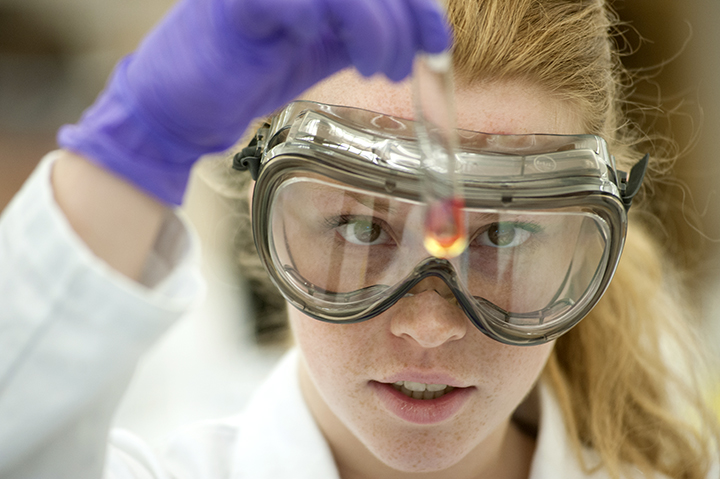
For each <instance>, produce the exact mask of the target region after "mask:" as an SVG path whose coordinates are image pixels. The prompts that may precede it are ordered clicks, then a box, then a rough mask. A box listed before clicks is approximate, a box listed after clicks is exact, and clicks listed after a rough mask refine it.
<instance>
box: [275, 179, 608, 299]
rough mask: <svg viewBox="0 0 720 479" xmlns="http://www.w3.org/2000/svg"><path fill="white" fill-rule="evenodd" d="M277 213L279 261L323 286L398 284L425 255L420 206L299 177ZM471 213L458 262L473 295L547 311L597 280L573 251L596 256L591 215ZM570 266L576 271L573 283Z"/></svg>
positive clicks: (280, 199) (279, 200) (352, 288)
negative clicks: (465, 246) (465, 245)
mask: <svg viewBox="0 0 720 479" xmlns="http://www.w3.org/2000/svg"><path fill="white" fill-rule="evenodd" d="M274 211H276V212H278V213H277V214H276V217H275V218H274V220H273V221H274V222H273V225H274V230H273V234H274V242H275V247H276V248H277V249H278V251H279V256H280V258H281V260H282V261H283V262H284V264H286V265H289V266H291V267H292V268H294V269H295V270H296V271H297V273H298V274H299V275H300V276H301V277H302V278H303V279H304V280H305V281H306V282H308V283H312V284H313V285H315V286H316V287H317V288H321V289H323V290H325V291H326V292H337V293H347V292H353V291H358V290H362V289H364V288H367V287H369V286H374V285H387V286H394V285H396V284H398V283H399V282H401V281H402V280H403V279H404V278H405V277H406V276H407V275H408V274H409V273H410V272H412V270H413V269H414V268H415V267H416V266H417V265H418V264H419V263H420V262H421V261H423V260H424V259H426V258H428V254H427V252H426V251H425V249H424V247H423V236H422V235H423V223H422V218H423V207H422V206H421V205H418V204H412V203H409V202H402V201H399V200H396V199H388V198H385V197H382V196H375V195H370V194H362V193H359V192H358V191H357V190H351V189H345V188H342V187H341V186H340V185H337V184H333V183H330V181H328V182H320V181H318V180H317V179H316V178H313V179H308V178H303V179H296V180H295V181H293V182H290V184H286V185H285V186H283V187H282V188H281V191H280V193H279V194H278V197H277V200H276V207H275V208H274ZM466 214H467V221H468V227H469V231H468V237H469V246H468V250H467V251H466V252H465V253H464V254H463V255H461V256H460V257H458V258H455V259H454V260H452V264H453V266H454V267H455V269H456V273H457V274H458V276H459V278H460V281H461V283H463V284H464V285H465V286H466V287H467V289H468V290H469V291H470V292H471V294H472V295H473V296H476V297H481V298H484V299H486V300H488V301H490V302H492V303H493V304H495V305H497V306H498V307H500V308H502V309H504V310H506V311H508V312H511V313H513V312H514V313H526V312H533V311H538V310H541V309H543V308H546V307H548V306H549V305H550V304H551V303H552V302H553V301H554V300H556V299H557V296H558V294H559V293H560V292H561V290H563V289H570V290H572V291H575V292H579V293H581V292H582V291H584V289H585V288H586V287H587V284H588V282H589V280H590V278H592V274H591V273H587V271H594V269H595V268H597V260H595V261H596V262H595V263H594V264H590V266H587V267H583V268H584V269H583V271H581V272H580V273H577V270H578V269H579V267H578V264H577V263H578V261H579V260H574V257H575V256H576V252H577V251H580V252H581V253H582V254H581V255H580V256H585V257H596V256H597V255H593V254H591V251H585V250H586V249H590V250H597V248H598V247H590V243H591V242H590V241H589V240H588V237H596V236H598V234H597V233H594V234H593V233H592V232H591V233H588V231H593V230H594V229H593V228H591V227H587V226H586V227H583V225H584V224H585V225H591V223H592V220H590V219H588V218H587V216H586V215H583V214H578V213H572V212H565V213H557V212H555V213H550V212H539V213H523V214H513V213H502V214H499V213H497V212H496V211H493V210H468V211H467V212H466ZM595 230H596V228H595ZM583 231H585V232H584V233H583ZM595 243H598V242H597V241H595ZM590 263H592V261H590ZM568 271H571V272H572V275H570V276H572V277H576V278H579V281H578V282H577V284H572V285H571V286H572V287H570V288H568V287H567V285H566V281H567V278H568ZM581 273H582V274H581ZM571 299H573V300H576V299H577V298H571Z"/></svg>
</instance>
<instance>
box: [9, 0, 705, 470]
mask: <svg viewBox="0 0 720 479" xmlns="http://www.w3.org/2000/svg"><path fill="white" fill-rule="evenodd" d="M447 17H448V19H449V23H450V24H451V25H452V31H453V45H454V50H453V54H454V63H455V75H456V86H457V88H456V102H457V122H458V127H459V128H460V131H458V139H459V143H458V155H457V158H458V170H457V177H458V184H459V188H460V191H462V194H463V200H464V202H463V205H462V210H461V214H460V215H459V216H458V221H462V222H464V223H465V224H466V226H467V232H468V235H467V246H466V248H464V249H463V251H462V254H460V255H458V256H455V257H450V256H442V255H437V256H436V255H430V254H429V253H427V251H426V250H425V248H424V246H423V238H424V236H423V235H424V214H425V213H424V212H425V207H424V205H423V203H422V201H421V199H422V189H423V185H424V183H423V181H424V180H423V178H424V177H425V175H426V174H427V173H424V170H423V169H422V168H421V160H420V158H421V155H420V153H419V150H418V142H417V139H416V136H415V125H414V123H413V122H412V118H413V116H414V114H413V108H412V94H411V88H410V84H409V82H408V81H407V80H406V77H407V75H408V74H409V73H410V71H411V66H412V61H413V58H414V56H415V54H416V52H418V51H421V50H425V51H428V52H432V53H434V52H439V51H441V50H443V49H445V48H447V47H448V45H449V44H450V39H449V38H450V35H449V34H448V29H447V28H446V26H445V22H444V20H443V16H442V14H441V13H440V11H439V10H438V8H437V6H436V5H435V4H434V2H433V1H431V0H402V1H383V0H344V1H342V2H341V1H339V0H302V1H298V0H295V1H291V0H272V1H270V0H265V1H257V0H254V1H251V0H185V1H182V2H180V3H179V4H178V5H177V7H176V8H175V9H174V10H173V11H172V12H171V13H170V15H169V16H168V17H166V19H165V20H164V21H163V22H162V23H161V24H160V25H159V26H158V28H157V29H156V30H155V31H154V32H153V33H152V34H151V35H150V36H149V37H148V38H147V39H146V41H145V42H144V43H143V44H142V45H141V46H140V48H139V50H138V52H137V53H136V54H134V55H132V56H130V57H128V58H127V59H125V60H124V61H123V62H121V63H120V65H119V66H118V68H117V70H116V72H115V73H114V75H113V77H112V79H111V81H110V83H109V85H108V87H107V89H106V90H105V92H104V93H103V94H102V95H101V97H100V98H99V99H98V101H97V102H96V104H95V105H94V106H93V107H92V108H91V109H90V110H88V112H87V113H86V114H85V116H84V117H83V119H82V120H81V121H80V122H79V123H78V124H77V125H74V126H69V127H65V128H64V129H63V130H61V131H60V134H59V143H60V145H61V146H62V147H63V150H61V151H60V152H57V153H53V154H51V155H49V157H48V158H47V159H46V160H45V161H44V162H43V163H42V165H41V166H40V167H39V168H38V170H37V172H36V173H35V174H34V175H33V177H32V178H31V179H30V180H29V182H28V184H27V185H26V186H25V188H24V189H23V191H22V192H21V193H19V195H18V197H17V198H16V199H15V200H14V202H13V204H12V205H11V206H9V207H8V209H7V211H6V212H5V213H4V215H3V219H2V225H0V234H1V235H2V241H1V242H0V245H1V246H0V263H1V264H2V266H3V267H2V268H0V271H1V272H0V288H2V291H3V303H4V305H3V310H2V312H0V317H1V318H2V323H0V324H3V325H4V328H3V334H2V336H1V338H0V341H2V347H1V348H0V351H2V353H0V418H1V419H2V421H1V422H0V423H2V424H3V426H2V428H0V446H1V447H0V451H1V452H0V475H1V476H2V477H8V478H11V477H13V478H14V477H33V478H42V477H53V478H61V477H68V478H69V477H73V478H79V477H103V474H105V476H106V477H123V478H124V477H132V478H140V477H155V478H190V477H193V478H225V477H252V478H258V477H267V478H270V477H272V478H277V477H314V478H315V477H341V478H343V479H348V478H367V477H373V478H384V477H393V478H396V477H415V476H422V477H426V478H431V477H459V478H480V477H492V478H499V477H500V478H502V477H507V478H529V477H530V478H544V477H553V478H558V477H567V478H571V477H572V478H578V477H653V476H655V477H663V476H666V477H673V478H701V477H717V474H718V473H719V471H718V469H717V464H715V463H713V461H714V460H716V454H717V440H718V430H717V426H716V422H715V421H714V419H713V418H712V416H711V414H710V413H709V411H708V409H706V407H705V405H704V404H703V401H702V397H701V394H700V393H699V387H698V384H696V383H694V382H693V378H694V376H695V374H696V373H697V368H696V364H695V360H694V358H695V352H696V351H695V350H694V349H693V348H694V343H693V342H692V340H691V337H692V335H691V334H690V332H689V327H688V325H687V323H686V322H685V319H684V313H683V308H682V303H681V301H680V299H679V297H678V294H677V292H676V291H675V290H674V288H673V282H672V277H671V276H670V273H669V271H668V269H667V268H668V265H667V264H665V262H664V261H663V258H662V254H661V251H660V249H659V248H658V247H657V245H656V244H655V243H654V241H653V239H652V236H651V235H650V234H649V231H648V230H647V229H646V228H645V227H644V226H643V224H642V223H641V222H639V221H637V218H632V219H630V220H629V223H630V224H631V227H630V232H629V234H627V237H626V231H627V224H628V216H627V212H628V210H630V211H636V210H637V205H636V206H633V207H632V209H630V205H631V202H632V199H633V196H634V195H635V193H636V192H637V190H638V188H639V187H640V181H641V180H642V176H643V172H644V168H645V166H646V162H645V161H644V160H641V158H643V154H642V152H640V151H636V149H635V146H636V145H637V143H638V142H637V140H636V139H637V138H638V134H637V133H635V132H633V131H632V130H631V129H630V128H629V126H628V123H627V122H626V121H625V120H624V117H623V115H622V108H621V106H622V99H623V97H622V91H621V90H622V89H621V84H622V80H623V77H622V75H621V69H620V67H619V63H618V59H617V53H616V52H615V51H614V50H613V42H612V38H611V37H610V36H609V33H608V32H609V31H610V30H611V27H612V16H611V15H610V14H609V13H608V11H607V9H606V6H605V5H604V3H603V2H601V1H567V0H565V1H560V0H546V1H537V0H519V1H516V2H505V1H499V0H497V1H495V0H454V1H451V2H449V3H448V5H447ZM351 66H354V67H355V69H354V70H353V69H347V67H351ZM376 73H381V74H383V75H378V76H374V77H372V78H365V77H368V76H370V75H373V74H376ZM321 80H323V81H322V82H320V81H321ZM317 82H320V83H317ZM308 89H309V90H308ZM306 90H307V91H306ZM298 96H301V97H302V100H301V101H293V102H291V103H289V104H288V102H290V101H292V100H293V99H295V98H297V97H298ZM273 112H274V113H273ZM268 114H272V116H271V118H270V121H269V122H268V123H267V124H265V125H264V126H263V127H261V128H260V129H258V133H257V135H256V140H257V141H254V142H253V143H252V147H251V148H248V149H247V150H244V154H243V155H241V157H242V158H241V159H239V161H238V162H237V164H236V165H235V166H236V167H237V168H238V169H247V168H249V169H251V170H252V174H253V176H254V177H255V179H256V180H257V182H256V184H255V185H254V186H253V192H252V193H253V198H252V229H253V233H254V236H255V241H256V244H257V245H258V250H259V253H260V258H261V261H262V263H263V266H264V267H265V268H266V270H267V272H268V274H269V275H270V277H271V278H272V280H273V283H274V284H275V285H276V286H277V287H278V288H279V290H280V291H281V292H282V293H283V295H284V296H285V297H286V298H287V301H288V302H289V304H290V305H291V306H292V307H290V308H289V319H290V324H291V326H292V331H293V334H294V338H295V340H296V342H297V347H296V348H295V349H293V351H292V352H290V353H289V355H288V356H287V358H286V359H285V360H284V361H283V362H282V364H281V365H280V366H279V367H278V369H277V371H276V372H275V373H273V375H272V376H271V378H269V380H268V382H267V383H266V384H265V385H264V386H263V387H262V388H261V389H260V390H258V391H257V392H256V395H255V399H254V400H253V401H252V402H251V404H250V406H249V407H248V409H247V411H245V412H244V413H243V414H241V415H239V416H237V417H234V418H230V419H224V420H219V421H213V422H209V423H206V424H202V425H199V426H196V427H192V428H190V429H188V430H186V431H184V432H182V433H180V434H178V435H177V437H176V438H175V439H174V440H173V441H172V443H171V445H170V446H169V448H168V450H167V451H165V452H163V453H160V454H155V453H153V452H151V451H148V450H147V448H146V447H145V446H144V445H143V444H141V443H140V442H139V441H138V440H137V439H134V438H132V437H129V436H127V435H126V434H121V433H114V434H110V433H108V424H109V422H110V418H111V416H112V411H113V408H114V406H115V405H116V403H117V401H118V400H119V397H120V395H121V393H122V390H123V389H124V386H125V384H126V383H127V381H128V378H129V377H130V375H131V373H132V369H133V367H134V364H135V363H136V361H137V359H138V357H139V356H140V355H141V354H142V352H143V351H144V350H145V349H147V347H149V345H150V344H151V343H152V342H153V341H154V340H155V339H156V338H157V337H158V336H159V335H160V334H161V333H162V332H163V331H164V330H165V329H166V328H167V327H168V326H169V325H170V324H171V323H172V322H173V320H174V319H176V318H177V317H179V316H180V315H181V314H182V313H183V312H184V311H185V310H187V308H188V307H189V306H190V305H191V304H192V302H193V301H194V300H195V298H196V297H197V296H198V295H199V294H200V292H201V289H202V287H201V284H200V281H199V280H198V278H197V275H198V274H197V270H196V269H195V268H194V267H193V261H192V256H193V254H192V251H193V248H194V247H193V245H192V241H191V240H190V239H189V238H190V237H189V235H188V232H187V227H186V226H185V224H184V223H183V221H182V219H181V218H180V217H179V216H177V215H176V214H175V213H174V212H173V211H172V210H171V209H170V208H168V206H170V205H175V204H179V203H180V202H181V200H182V195H183V191H184V188H185V184H186V181H187V177H188V175H189V172H190V168H191V166H192V165H193V163H194V162H195V160H196V159H197V158H198V157H200V156H201V155H203V154H205V153H209V152H214V151H220V150H223V149H226V148H229V147H230V146H231V145H232V144H233V143H235V142H236V141H237V139H238V138H239V137H240V136H241V134H242V133H243V131H244V130H245V129H246V128H247V126H248V124H249V123H250V122H251V120H252V119H253V118H257V117H262V116H264V115H268ZM651 161H652V162H653V163H656V162H657V161H659V159H656V158H652V159H651ZM638 165H639V166H638ZM657 169H658V167H657V166H656V165H654V164H651V166H650V168H649V172H650V174H652V172H653V171H655V170H657ZM237 175H247V173H237ZM623 243H624V248H625V252H624V254H623V255H622V259H621V260H620V259H619V258H620V255H621V251H622V249H623ZM618 261H619V262H618ZM613 275H614V279H613V280H612V282H610V280H611V278H612V277H613ZM605 290H606V291H605ZM603 292H605V294H604V296H602V295H603ZM601 296H602V299H601ZM583 318H584V319H583ZM580 320H582V321H580ZM108 437H109V444H110V446H109V448H107V449H106V444H107V443H108ZM103 471H104V472H103Z"/></svg>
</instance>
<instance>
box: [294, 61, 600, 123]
mask: <svg viewBox="0 0 720 479" xmlns="http://www.w3.org/2000/svg"><path fill="white" fill-rule="evenodd" d="M303 99H306V100H313V101H317V102H321V103H328V104H333V105H346V106H354V107H358V108H364V109H366V110H373V111H378V112H381V113H385V114H388V115H393V116H399V117H402V118H410V119H411V118H412V117H413V108H412V93H411V83H410V80H406V81H403V82H400V83H393V82H391V81H389V80H387V79H385V78H384V77H379V76H375V77H372V78H369V79H368V78H363V77H362V76H360V75H359V74H357V73H356V72H355V71H354V70H344V71H342V72H340V73H338V74H336V75H334V76H332V77H330V78H328V79H327V80H325V81H323V82H321V83H319V84H318V85H316V86H315V87H313V88H312V89H310V90H308V91H307V92H306V93H305V94H304V95H303ZM455 108H456V110H457V126H458V128H463V129H467V130H474V131H482V132H485V133H501V134H524V133H554V134H578V133H586V132H585V131H582V127H581V125H582V123H583V122H582V119H581V118H579V117H578V115H577V114H576V113H575V111H574V109H573V108H572V105H570V104H568V103H566V102H563V101H561V100H559V99H556V98H553V97H552V96H551V95H550V94H548V93H547V92H545V91H544V90H543V89H541V88H540V87H538V86H537V85H534V84H532V83H528V82H521V81H510V80H508V81H494V82H482V83H477V84H473V85H471V86H463V87H461V88H458V89H456V94H455Z"/></svg>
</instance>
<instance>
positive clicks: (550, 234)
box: [234, 101, 647, 345]
mask: <svg viewBox="0 0 720 479" xmlns="http://www.w3.org/2000/svg"><path fill="white" fill-rule="evenodd" d="M458 136H459V147H458V149H457V171H456V177H457V180H458V187H459V189H460V191H461V192H462V195H463V198H464V206H463V207H462V209H461V210H460V214H462V215H463V220H464V224H465V225H466V226H467V248H465V250H464V251H463V252H462V253H461V254H460V255H458V256H456V257H454V258H451V259H446V258H437V257H434V256H432V255H430V254H429V253H428V252H427V250H426V249H425V247H424V246H423V244H424V231H425V229H424V220H425V208H426V205H425V204H424V202H423V199H422V198H423V171H422V165H421V157H420V151H419V148H418V143H417V141H416V138H415V133H414V127H413V122H412V121H409V120H404V119H400V118H395V117H391V116H387V115H383V114H380V113H375V112H371V111H366V110H361V109H357V108H350V107H341V106H330V105H324V104H319V103H313V102H305V101H301V102H294V103H291V104H289V105H288V106H287V107H286V108H285V109H284V110H283V111H281V112H280V113H279V114H277V115H276V116H274V117H273V118H272V121H271V122H270V123H268V124H266V125H265V126H264V127H263V128H261V129H260V130H258V133H257V136H256V137H255V139H254V140H253V142H252V143H251V145H250V146H249V147H248V148H246V149H244V150H243V152H242V153H241V154H238V155H237V156H236V158H235V164H234V167H235V168H236V169H239V170H246V169H250V170H251V172H252V175H253V177H254V179H256V184H255V190H254V196H253V205H252V223H253V233H254V236H255V243H256V246H257V250H258V253H259V255H260V258H261V260H262V262H263V263H264V265H265V267H266V269H267V272H268V274H269V275H270V278H271V279H272V281H273V282H274V283H275V285H276V286H277V287H278V288H279V290H280V291H281V292H282V294H283V295H284V296H285V298H286V299H287V300H288V301H289V302H290V303H291V304H292V305H293V306H295V307H296V308H298V309H299V310H301V311H302V312H303V313H305V314H307V315H309V316H311V317H313V318H316V319H319V320H322V321H329V322H335V323H353V322H358V321H364V320H367V319H370V318H372V317H374V316H377V315H378V314H380V313H382V312H384V311H386V310H387V309H388V308H390V307H392V306H393V305H394V304H395V303H397V302H398V301H400V300H402V299H403V298H408V297H411V296H412V295H414V294H416V293H418V292H419V291H424V290H425V289H427V285H428V284H429V283H430V281H427V280H429V278H435V279H434V281H432V283H433V286H432V289H434V290H435V291H436V292H437V293H438V294H440V295H442V296H444V297H446V298H447V299H448V300H449V301H451V302H453V303H455V304H457V306H458V307H460V308H461V309H462V310H463V311H464V313H465V314H466V315H467V317H468V318H469V319H470V320H471V321H472V322H473V324H475V326H477V327H478V328H479V329H480V330H481V331H482V332H483V333H485V334H486V335H487V336H489V337H491V338H493V339H495V340H498V341H501V342H503V343H507V344H515V345H532V344H540V343H544V342H547V341H550V340H552V339H554V338H556V337H558V336H559V335H561V334H563V333H564V332H566V331H568V330H569V329H570V328H572V327H573V326H574V325H575V324H576V323H577V322H578V321H580V320H581V319H582V318H583V317H584V316H585V315H586V314H587V313H588V312H589V311H590V310H591V309H592V308H593V306H594V305H595V304H596V303H597V302H598V300H599V299H600V297H601V296H602V294H603V292H604V291H605V289H606V288H607V286H608V284H609V282H610V280H611V278H612V276H613V274H614V272H615V269H616V266H617V263H618V260H619V258H620V254H621V251H622V248H623V243H624V238H625V235H626V230H627V210H628V208H629V207H630V203H631V201H632V197H633V195H634V194H635V193H636V192H637V190H638V189H639V186H640V182H641V181H642V177H643V175H644V170H645V167H646V166H647V156H646V157H645V158H644V159H643V160H642V161H640V162H639V163H638V165H636V167H634V168H633V169H632V171H631V173H630V175H627V174H625V173H624V172H620V171H617V170H616V168H615V165H614V158H613V157H612V156H610V154H609V153H608V150H607V145H606V143H605V141H604V140H603V139H602V138H600V137H597V136H594V135H572V136H570V135H494V134H485V133H478V132H472V131H463V130H459V131H458ZM424 281H425V283H423V282H424ZM438 285H440V286H438Z"/></svg>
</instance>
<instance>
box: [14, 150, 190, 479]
mask: <svg viewBox="0 0 720 479" xmlns="http://www.w3.org/2000/svg"><path fill="white" fill-rule="evenodd" d="M56 157H57V153H52V154H50V155H48V157H46V158H45V159H44V160H43V162H42V163H41V164H40V166H39V167H38V168H37V169H36V171H35V172H34V173H33V175H32V176H31V178H30V179H29V180H28V182H27V183H26V184H25V185H24V187H23V188H22V190H21V191H20V192H19V193H18V195H17V196H16V197H15V198H14V199H13V201H12V202H11V204H10V205H8V207H7V208H6V209H5V211H4V212H3V214H2V217H0V478H2V479H19V478H32V479H45V478H52V479H65V478H67V479H70V478H72V479H91V478H92V479H99V478H101V477H103V464H104V462H105V451H106V443H107V437H108V434H109V433H108V431H109V426H110V422H111V419H112V415H113V412H114V409H115V407H116V406H117V404H118V402H119V401H120V398H121V396H122V393H123V392H124V390H125V388H126V386H127V384H128V382H129V380H130V377H131V375H132V372H133V370H134V368H135V365H136V363H137V361H138V358H139V357H140V356H141V354H142V353H143V352H144V351H146V350H147V349H148V348H149V347H150V345H151V344H152V343H153V342H154V341H155V340H156V339H157V338H158V337H159V336H160V335H161V334H162V333H163V332H164V331H165V330H166V329H167V328H168V327H169V326H170V325H171V324H172V323H173V322H174V321H175V320H176V319H177V318H178V317H180V316H181V315H182V314H183V313H185V312H186V311H187V310H188V309H189V308H191V306H192V305H193V304H195V303H196V302H197V301H198V300H199V298H200V297H201V296H202V293H203V288H204V286H203V282H202V279H201V277H200V273H199V268H198V265H197V261H196V258H197V256H198V255H197V249H198V248H197V246H196V241H195V240H194V239H193V236H192V234H191V233H190V230H189V229H188V227H187V226H186V223H185V222H184V220H183V219H182V218H181V217H180V216H179V215H178V214H175V213H168V215H167V218H166V220H165V221H164V225H163V227H162V229H161V232H160V234H159V236H158V239H157V241H156V244H155V247H154V249H153V251H152V252H151V254H150V256H149V258H148V260H147V264H146V267H145V273H144V277H143V280H142V281H141V283H142V284H141V283H136V282H133V281H131V280H129V279H127V278H125V277H124V276H122V275H120V274H119V273H117V272H115V271H114V270H112V269H111V268H110V267H109V266H107V265H106V264H105V263H104V262H103V261H101V260H100V259H98V258H97V257H95V256H93V254H92V252H91V251H90V250H89V249H88V248H87V247H86V246H85V245H84V243H83V242H82V241H81V240H80V238H79V237H77V235H76V234H75V233H74V231H73V230H72V228H71V227H70V226H69V224H68V223H67V221H66V219H65V216H64V215H63V214H62V212H61V211H60V210H59V208H58V206H57V204H56V203H55V201H54V196H53V191H52V187H51V182H50V175H51V171H52V165H53V162H54V159H55V158H56Z"/></svg>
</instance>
